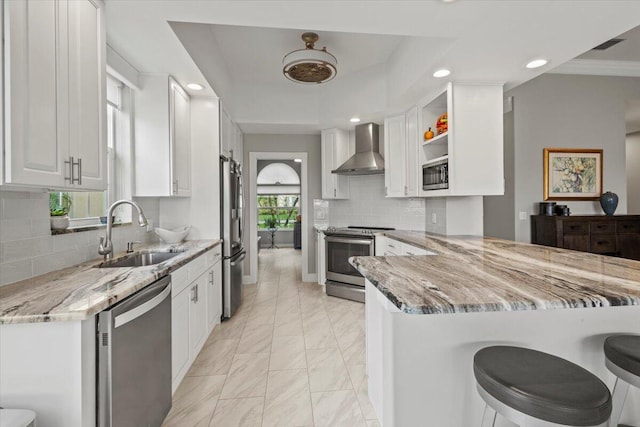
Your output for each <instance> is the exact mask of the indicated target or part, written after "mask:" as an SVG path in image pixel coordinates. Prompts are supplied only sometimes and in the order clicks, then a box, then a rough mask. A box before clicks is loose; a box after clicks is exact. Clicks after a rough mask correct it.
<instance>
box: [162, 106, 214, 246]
mask: <svg viewBox="0 0 640 427" xmlns="http://www.w3.org/2000/svg"><path fill="white" fill-rule="evenodd" d="M218 114H219V103H218V100H217V99H215V98H192V99H191V197H185V198H169V197H165V198H161V199H160V227H162V228H169V229H171V228H175V227H179V226H183V225H191V231H190V232H189V235H188V236H187V239H188V240H195V239H216V238H219V237H220V196H219V194H220V161H219V160H220V132H219V120H218V117H219V116H218Z"/></svg>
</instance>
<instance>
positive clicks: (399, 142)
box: [384, 114, 406, 197]
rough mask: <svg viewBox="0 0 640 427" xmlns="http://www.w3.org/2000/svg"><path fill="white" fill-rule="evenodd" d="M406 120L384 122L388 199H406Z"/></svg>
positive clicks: (396, 119)
mask: <svg viewBox="0 0 640 427" xmlns="http://www.w3.org/2000/svg"><path fill="white" fill-rule="evenodd" d="M405 126H406V120H405V116H404V114H403V115H399V116H393V117H388V118H386V119H385V121H384V144H385V145H384V154H385V155H384V169H385V174H384V181H385V183H384V184H385V193H386V196H387V197H404V196H405V190H406V187H405V186H406V179H405V174H406V172H405V162H406V129H405Z"/></svg>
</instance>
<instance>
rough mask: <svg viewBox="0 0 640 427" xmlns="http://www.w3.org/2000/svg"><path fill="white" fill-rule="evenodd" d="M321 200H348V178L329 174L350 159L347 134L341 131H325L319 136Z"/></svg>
mask: <svg viewBox="0 0 640 427" xmlns="http://www.w3.org/2000/svg"><path fill="white" fill-rule="evenodd" d="M321 150H322V198H323V199H348V198H349V177H348V176H346V175H338V174H334V173H331V171H332V170H334V169H337V168H338V166H340V165H342V164H343V163H344V162H345V161H347V159H348V158H349V157H350V151H349V134H348V133H347V132H346V131H344V130H341V129H326V130H323V131H322V134H321Z"/></svg>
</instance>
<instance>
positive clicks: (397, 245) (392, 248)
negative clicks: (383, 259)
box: [385, 239, 404, 255]
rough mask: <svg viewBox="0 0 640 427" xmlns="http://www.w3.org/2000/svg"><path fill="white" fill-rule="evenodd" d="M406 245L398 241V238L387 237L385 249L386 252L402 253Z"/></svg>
mask: <svg viewBox="0 0 640 427" xmlns="http://www.w3.org/2000/svg"><path fill="white" fill-rule="evenodd" d="M403 247H404V245H403V244H402V242H398V241H397V240H393V239H387V247H386V249H385V254H386V253H387V252H389V253H392V254H394V255H400V254H401V253H402V251H403Z"/></svg>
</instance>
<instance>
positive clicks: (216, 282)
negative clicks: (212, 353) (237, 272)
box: [205, 258, 222, 335]
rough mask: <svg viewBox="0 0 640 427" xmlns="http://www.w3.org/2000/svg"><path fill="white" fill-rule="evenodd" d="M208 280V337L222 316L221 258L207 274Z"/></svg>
mask: <svg viewBox="0 0 640 427" xmlns="http://www.w3.org/2000/svg"><path fill="white" fill-rule="evenodd" d="M205 274H206V278H207V307H206V311H207V335H208V334H209V332H211V331H212V330H213V328H214V327H215V326H216V325H217V324H218V323H220V318H221V316H222V263H221V262H220V258H218V260H217V262H216V263H215V264H214V265H213V266H212V267H211V268H209V270H208V271H207V272H206V273H205Z"/></svg>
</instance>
